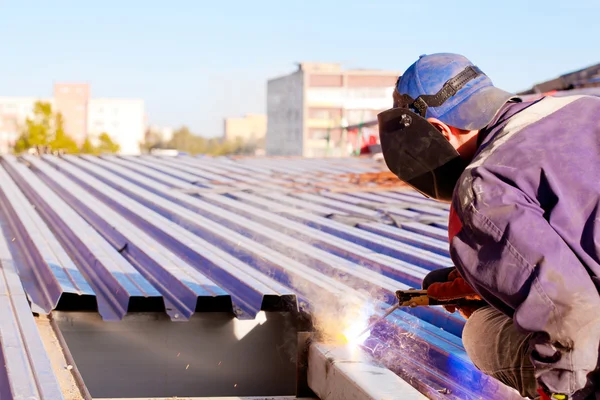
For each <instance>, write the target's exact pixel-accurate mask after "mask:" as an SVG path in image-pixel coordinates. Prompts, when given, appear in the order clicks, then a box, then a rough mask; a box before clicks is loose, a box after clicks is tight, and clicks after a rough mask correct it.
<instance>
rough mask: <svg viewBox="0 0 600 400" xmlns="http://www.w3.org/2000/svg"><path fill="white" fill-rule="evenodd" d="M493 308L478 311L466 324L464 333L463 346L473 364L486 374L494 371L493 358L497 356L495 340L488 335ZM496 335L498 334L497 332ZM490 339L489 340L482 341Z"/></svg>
mask: <svg viewBox="0 0 600 400" xmlns="http://www.w3.org/2000/svg"><path fill="white" fill-rule="evenodd" d="M490 310H491V307H484V308H480V309H478V310H476V311H475V312H474V313H473V314H471V317H470V318H469V319H468V320H467V322H466V323H465V327H464V329H463V333H462V341H463V346H464V347H465V350H466V352H467V354H468V355H469V358H470V359H471V362H473V364H475V366H476V367H477V368H479V369H480V370H481V371H483V372H485V373H489V372H490V371H492V370H493V369H494V366H495V365H494V363H493V362H492V361H493V358H494V356H495V354H494V353H495V340H492V339H491V338H489V337H488V336H487V335H488V334H489V333H491V332H488V331H489V330H490ZM495 333H496V334H497V333H498V332H495ZM484 338H489V340H482V339H484Z"/></svg>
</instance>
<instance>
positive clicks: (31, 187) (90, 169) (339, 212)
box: [0, 156, 512, 398]
mask: <svg viewBox="0 0 600 400" xmlns="http://www.w3.org/2000/svg"><path fill="white" fill-rule="evenodd" d="M378 170H382V166H381V164H378V163H377V162H375V161H372V160H369V159H356V158H355V159H327V160H323V159H316V160H315V159H312V160H309V159H286V158H270V159H245V158H242V159H227V158H214V159H213V158H199V157H198V158H197V157H188V156H183V157H175V158H164V157H163V158H159V157H115V156H106V157H91V156H82V157H75V156H65V157H63V158H57V157H53V156H43V157H41V158H38V157H33V156H25V157H23V158H21V159H20V160H18V159H16V158H15V157H12V156H6V157H3V159H2V162H1V168H0V197H1V198H0V200H2V201H1V203H2V204H1V207H0V211H1V213H0V220H1V221H2V224H3V228H4V233H5V234H6V235H10V237H12V238H14V241H11V242H10V243H9V245H10V251H8V250H7V251H6V252H7V255H6V257H8V258H10V257H13V258H14V260H15V265H16V268H17V269H18V270H19V274H20V276H21V280H22V281H23V286H24V288H25V291H26V292H27V294H28V296H29V298H30V299H31V301H32V303H33V304H32V307H34V308H35V309H36V311H39V312H43V313H49V312H51V311H52V310H53V309H62V308H68V309H78V307H79V308H81V309H84V308H85V309H89V308H96V309H97V310H98V312H99V313H100V314H101V316H102V317H103V318H104V319H105V320H114V319H117V320H118V319H120V318H122V317H123V316H124V315H125V314H126V313H127V312H135V311H165V312H167V314H168V315H169V316H170V317H171V318H172V319H174V320H175V319H178V320H186V319H188V318H189V317H190V316H191V315H192V314H193V313H194V312H200V311H204V310H220V311H232V312H234V313H235V315H236V316H237V317H238V318H253V317H254V316H255V315H256V313H257V312H258V311H260V310H261V309H262V310H292V309H296V308H297V307H302V308H305V307H307V308H308V309H314V308H315V307H318V305H319V303H320V302H332V303H336V302H337V303H343V302H344V301H345V299H348V298H352V299H362V300H363V301H365V302H366V301H367V300H368V299H369V297H370V295H373V297H376V299H372V300H371V301H373V302H374V303H375V306H376V308H377V309H378V310H382V309H384V308H385V307H387V306H388V305H389V304H391V303H394V302H395V297H394V292H395V290H397V289H402V288H407V287H415V286H418V285H420V282H421V280H422V278H423V276H424V275H425V274H426V273H427V272H428V271H429V270H432V269H435V268H439V267H444V266H448V265H451V261H450V259H449V257H448V250H447V244H446V240H447V239H446V237H447V236H446V235H447V233H446V231H445V228H446V226H447V213H448V210H447V206H445V205H440V204H438V203H435V202H433V201H431V200H427V199H424V198H422V197H420V195H418V194H415V193H414V192H411V191H408V190H407V189H406V188H404V187H396V188H394V189H393V190H387V191H381V190H378V188H376V187H374V186H373V185H369V184H368V183H367V184H365V185H362V186H361V185H358V184H352V183H350V182H348V181H345V180H344V179H345V178H344V177H343V176H344V174H348V173H351V172H352V173H363V172H364V173H372V172H373V171H378ZM244 171H245V172H246V173H243V172H244ZM312 176H318V182H317V181H314V182H313V181H311V177H312ZM240 177H243V179H239V178H240ZM327 182H335V184H336V191H335V192H332V191H328V190H324V189H322V186H319V185H321V184H325V185H326V184H327ZM344 188H346V189H344ZM369 188H371V189H372V190H369ZM388 189H389V188H388ZM0 250H2V248H1V247H0ZM3 258H4V256H3ZM3 270H4V271H6V268H4V269H3ZM5 274H6V272H5ZM16 286H18V285H16ZM16 286H15V285H14V279H13V286H12V287H16ZM15 290H16V289H15ZM11 292H12V293H14V291H13V290H12V289H11ZM369 294H370V295H369ZM21 298H22V299H24V298H23V297H21ZM90 300H91V301H90ZM67 303H68V307H67ZM16 317H17V318H25V319H26V318H31V314H30V313H27V312H26V310H25V311H24V309H23V307H22V306H21V308H20V309H19V310H18V311H17V312H16ZM30 322H31V321H30ZM463 322H464V320H463V319H462V318H461V317H460V316H457V315H450V314H447V313H445V312H443V311H441V310H440V309H438V308H417V309H405V310H398V311H396V312H395V313H394V314H393V315H392V316H390V317H389V318H388V320H387V321H386V323H385V326H386V329H384V334H382V335H380V334H376V335H375V336H373V337H371V338H370V339H369V340H370V341H369V342H368V343H367V347H369V346H372V347H370V349H371V351H372V352H373V353H374V354H378V355H379V356H380V357H381V358H383V359H386V360H387V363H388V364H389V365H390V367H391V368H393V369H394V371H395V372H397V373H398V374H400V375H405V377H407V378H414V377H415V376H417V377H418V379H416V380H415V381H413V384H414V385H415V386H417V387H419V385H420V386H421V389H423V388H424V387H425V386H426V387H427V388H428V389H427V390H425V392H428V393H429V392H432V390H433V391H435V390H437V389H435V388H438V387H444V388H451V389H452V390H455V391H456V393H460V394H461V395H464V397H460V398H471V397H473V398H476V397H479V396H480V394H481V393H486V394H490V393H492V392H493V391H496V390H498V391H499V392H498V395H497V396H496V395H494V396H491V395H490V396H488V397H486V398H510V396H512V394H511V392H508V391H506V389H505V388H503V387H502V386H501V385H499V384H498V383H497V382H496V381H494V380H493V379H488V378H486V377H485V376H483V375H482V374H481V373H480V372H479V371H478V370H477V369H476V368H475V367H474V366H473V365H472V364H471V363H470V361H469V360H468V358H467V356H466V354H465V352H464V349H463V348H462V345H461V342H460V335H461V331H462V326H463ZM3 329H4V327H3ZM7 329H8V328H7ZM27 329H29V328H27V327H24V326H17V325H14V329H13V330H15V331H16V332H21V333H20V335H21V337H22V338H24V339H22V341H24V342H25V344H27V343H29V342H31V343H32V344H31V345H35V343H36V340H37V339H35V338H33V339H32V338H30V337H26V336H24V332H25V333H26V332H27ZM0 332H2V331H0ZM30 336H31V335H30ZM9 338H10V335H9V336H0V342H1V344H2V346H3V347H2V349H4V348H6V345H8V342H7V340H9ZM399 338H402V339H401V340H400V342H398V340H399ZM406 346H409V348H410V349H411V351H408V352H407V351H406ZM25 347H26V346H25ZM403 349H404V350H403ZM423 349H428V350H427V351H425V350H423ZM25 351H26V350H25ZM382 351H384V352H385V354H386V355H387V356H386V357H384V356H383V355H382V354H380V353H381V352H382ZM423 351H425V353H423ZM3 355H4V356H5V361H7V366H6V371H9V370H10V369H11V368H19V364H18V362H17V361H11V360H9V359H8V358H7V355H6V354H3ZM390 355H393V356H394V358H393V359H390ZM8 361H10V362H8ZM400 361H402V363H403V364H402V365H403V366H402V368H398V362H400ZM44 368H45V367H44V366H43V365H41V366H40V365H38V364H35V365H32V366H30V367H29V372H27V373H26V372H19V374H18V375H19V377H21V378H22V379H25V380H26V381H28V382H35V376H34V377H31V376H30V375H31V374H33V375H35V374H36V373H38V372H39V373H41V374H43V373H45V370H44ZM0 372H2V370H1V369H0ZM28 374H29V375H28ZM407 374H408V375H407ZM2 376H6V374H5V375H1V374H0V379H2ZM21 378H19V379H21ZM9 379H17V378H16V377H15V376H9ZM15 382H17V381H15ZM14 384H15V385H16V384H17V383H14ZM0 386H2V385H0ZM42 397H43V396H42ZM3 398H4V397H3ZM47 398H50V397H47Z"/></svg>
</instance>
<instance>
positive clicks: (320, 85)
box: [266, 63, 400, 157]
mask: <svg viewBox="0 0 600 400" xmlns="http://www.w3.org/2000/svg"><path fill="white" fill-rule="evenodd" d="M399 74H400V73H399V72H398V71H378V70H343V69H342V67H341V65H340V64H329V63H328V64H325V63H300V64H299V65H298V70H297V71H295V72H293V73H291V74H289V75H286V76H283V77H279V78H275V79H271V80H269V81H268V83H267V118H268V124H267V136H266V148H267V149H266V150H267V154H268V155H281V156H304V157H326V156H345V155H350V154H351V153H352V152H353V151H355V149H356V147H357V146H358V145H359V143H358V138H357V137H356V134H355V135H354V137H352V134H349V132H348V130H347V129H344V127H348V126H353V125H357V124H362V123H366V122H370V121H372V120H374V119H376V118H377V114H378V113H379V112H381V111H383V110H386V109H388V108H389V107H390V105H391V102H392V93H393V90H394V84H395V82H396V80H397V78H398V76H399ZM369 129H370V131H369V134H373V132H376V131H377V129H376V127H374V128H373V127H371V128H369Z"/></svg>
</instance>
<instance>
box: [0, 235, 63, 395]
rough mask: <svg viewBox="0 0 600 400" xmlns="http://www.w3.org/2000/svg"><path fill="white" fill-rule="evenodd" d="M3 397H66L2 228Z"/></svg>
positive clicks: (0, 340)
mask: <svg viewBox="0 0 600 400" xmlns="http://www.w3.org/2000/svg"><path fill="white" fill-rule="evenodd" d="M0 321H2V323H0V359H1V360H2V361H3V363H2V364H1V366H0V398H2V399H7V400H9V399H14V400H17V399H40V400H62V399H64V397H63V395H62V392H61V389H60V386H59V384H58V380H57V378H56V376H55V375H54V372H53V370H52V365H51V363H50V360H49V358H48V355H47V353H46V351H45V349H44V345H43V343H42V339H41V337H40V334H39V331H38V329H37V327H36V325H35V321H34V319H33V314H32V312H31V309H30V308H29V304H28V301H27V297H26V295H25V292H24V291H23V287H22V286H21V281H20V279H19V276H18V275H17V271H16V269H15V266H14V260H13V258H12V254H11V252H10V251H9V248H8V243H7V241H6V238H5V236H4V235H3V234H2V231H0Z"/></svg>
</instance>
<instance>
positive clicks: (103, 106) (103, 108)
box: [87, 99, 146, 154]
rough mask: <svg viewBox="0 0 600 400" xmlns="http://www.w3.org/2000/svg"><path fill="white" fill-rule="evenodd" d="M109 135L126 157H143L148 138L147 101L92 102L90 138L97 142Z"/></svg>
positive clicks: (89, 107)
mask: <svg viewBox="0 0 600 400" xmlns="http://www.w3.org/2000/svg"><path fill="white" fill-rule="evenodd" d="M103 132H106V133H108V135H109V136H110V137H111V138H112V139H113V140H114V141H115V143H118V144H119V146H120V147H121V151H120V152H121V153H122V154H139V153H140V144H141V143H142V142H143V141H144V140H145V135H146V114H145V112H144V101H143V100H137V99H90V101H89V103H88V126H87V134H88V136H89V137H90V139H91V140H92V142H94V141H95V140H97V138H98V136H100V134H101V133H103Z"/></svg>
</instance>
